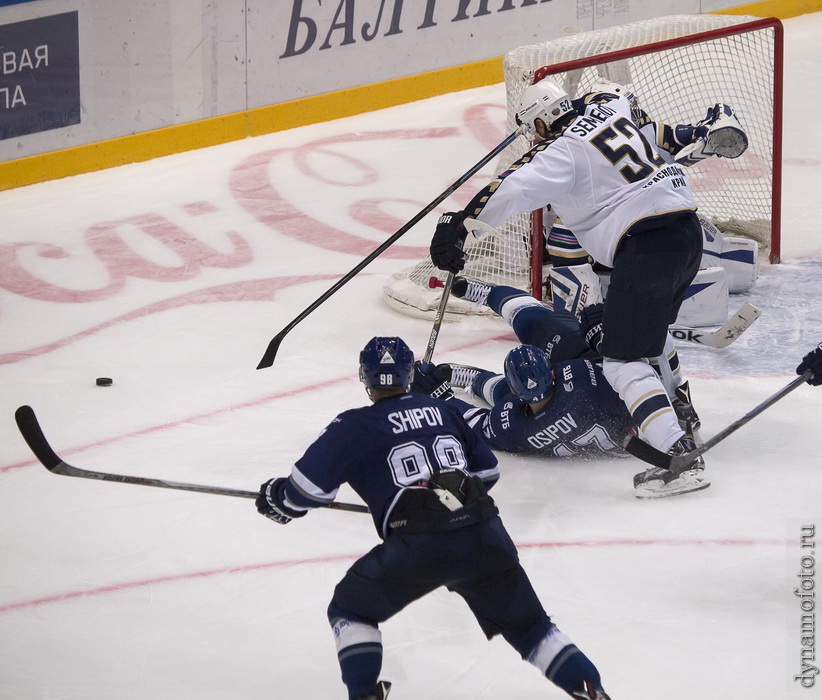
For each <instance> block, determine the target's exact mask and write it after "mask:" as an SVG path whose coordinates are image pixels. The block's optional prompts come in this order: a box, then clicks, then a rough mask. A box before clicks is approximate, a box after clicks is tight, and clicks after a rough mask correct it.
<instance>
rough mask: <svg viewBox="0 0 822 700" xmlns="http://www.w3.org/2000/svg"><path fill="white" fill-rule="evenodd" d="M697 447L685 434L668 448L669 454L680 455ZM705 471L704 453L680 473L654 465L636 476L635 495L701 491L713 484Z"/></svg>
mask: <svg viewBox="0 0 822 700" xmlns="http://www.w3.org/2000/svg"><path fill="white" fill-rule="evenodd" d="M695 449H697V446H696V443H695V442H694V440H693V438H691V437H690V436H688V435H684V436H682V437H681V438H680V439H679V440H678V441H677V442H676V443H675V444H674V446H673V447H672V448H671V449H670V450H668V454H669V455H674V456H679V455H684V454H686V453H688V452H692V451H693V450H695ZM704 472H705V460H704V459H702V455H700V456H698V457H697V458H696V459H695V460H694V461H693V462H691V463H690V464H689V465H688V466H687V468H686V469H684V470H682V471H680V472H679V473H676V472H674V471H672V470H670V469H663V468H662V467H652V468H650V469H646V470H645V471H644V472H641V473H639V474H637V475H636V476H635V477H634V489H635V493H634V495H635V496H636V497H637V498H665V497H667V496H679V495H681V494H684V493H691V492H692V491H701V490H702V489H706V488H708V487H709V486H710V485H711V482H710V480H709V479H707V478H706V477H705V473H704Z"/></svg>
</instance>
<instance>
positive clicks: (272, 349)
mask: <svg viewBox="0 0 822 700" xmlns="http://www.w3.org/2000/svg"><path fill="white" fill-rule="evenodd" d="M520 133H522V130H521V129H517V130H516V131H513V132H511V133H510V134H508V136H506V137H505V138H504V139H503V140H502V141H501V142H500V143H499V144H498V145H497V146H495V147H494V148H493V149H492V150H491V151H489V152H488V153H486V154H485V156H483V157H482V159H481V160H479V161H478V162H477V163H476V164H475V165H474V166H473V167H472V168H471V169H470V170H468V171H467V172H466V173H464V174H463V175H462V176H460V178H459V179H458V180H456V181H455V182H454V183H453V184H452V185H451V186H450V187H449V188H448V189H446V190H445V191H444V192H442V193H441V194H440V195H439V196H438V197H437V198H436V199H434V200H433V201H432V202H431V203H429V204H428V205H427V206H426V207H425V208H424V209H422V210H421V211H420V212H419V213H418V214H417V215H416V216H415V217H414V218H413V219H411V220H410V221H408V222H407V223H406V224H405V225H403V226H402V227H401V228H400V229H399V230H398V231H397V232H396V233H394V234H393V235H392V236H391V237H390V238H388V239H386V240H385V242H383V243H382V244H381V245H380V246H379V247H377V248H375V249H374V250H373V251H372V252H371V253H369V254H368V255H366V256H365V257H364V258H363V259H362V260H361V261H360V262H359V263H358V264H357V265H356V266H355V267H354V268H353V269H352V270H350V271H349V272H347V273H346V274H345V275H344V276H343V277H341V278H340V279H339V280H337V282H335V283H334V284H333V285H332V286H331V287H330V288H329V289H328V290H326V291H325V292H323V293H322V294H321V295H320V296H319V297H317V298H316V299H315V300H314V301H313V302H311V304H309V305H308V306H307V307H306V308H305V309H303V311H301V312H300V313H299V315H297V317H296V318H294V320H292V321H291V322H290V323H289V324H288V325H287V326H286V327H285V328H283V329H282V330H281V331H280V332H279V333H277V335H275V336H274V337H273V338H272V339H271V340H270V341H269V343H268V347H267V348H266V349H265V353H263V357H262V359H261V360H260V362H259V364H258V365H257V369H265V368H266V367H271V365H273V364H274V358H275V357H276V356H277V350H278V349H279V348H280V344H281V343H282V342H283V338H285V336H286V335H288V333H289V332H291V330H292V329H293V328H294V326H296V325H297V324H298V323H299V322H300V321H302V320H303V319H304V318H305V317H306V316H308V315H309V314H310V313H311V312H312V311H314V309H316V308H317V307H318V306H320V304H322V303H323V302H324V301H326V299H328V298H329V297H330V296H332V295H333V294H334V293H335V292H336V291H337V290H338V289H339V288H340V287H342V286H343V285H344V284H346V283H347V282H349V281H350V280H351V279H353V278H354V277H355V276H356V275H357V274H359V273H360V272H361V271H362V270H363V269H364V268H365V267H366V266H367V265H369V264H370V263H371V262H373V261H374V260H375V259H376V258H378V257H379V256H380V255H381V254H382V253H384V252H385V251H386V250H387V249H388V248H389V247H391V246H392V245H393V244H394V243H396V241H397V240H399V238H400V237H401V236H403V235H405V234H406V233H407V232H408V231H409V230H410V229H411V228H413V227H414V226H416V224H417V223H419V221H421V220H422V219H423V218H424V217H425V216H427V215H428V214H429V213H430V212H432V211H433V210H434V209H435V208H436V207H437V206H438V205H439V204H440V203H441V202H443V201H444V200H446V199H447V198H448V197H449V196H450V195H451V194H452V193H454V192H455V191H456V190H457V189H459V188H460V187H462V185H464V184H465V183H466V182H468V180H470V179H471V178H472V177H473V176H474V175H476V174H477V173H478V172H479V171H480V170H482V168H484V167H485V165H487V164H488V163H489V162H490V161H491V160H492V159H493V158H494V157H495V156H496V155H497V154H498V153H501V152H502V151H503V150H505V148H507V146H508V144H510V143H511V142H513V141H514V139H515V138H517V136H519V135H520Z"/></svg>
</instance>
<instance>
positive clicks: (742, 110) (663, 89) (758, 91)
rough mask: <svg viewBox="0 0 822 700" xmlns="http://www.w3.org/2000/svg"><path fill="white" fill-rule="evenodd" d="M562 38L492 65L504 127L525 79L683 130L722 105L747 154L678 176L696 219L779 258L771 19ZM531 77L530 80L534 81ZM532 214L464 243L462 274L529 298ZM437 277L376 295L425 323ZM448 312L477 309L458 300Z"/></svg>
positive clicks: (778, 105) (517, 146)
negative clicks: (620, 89)
mask: <svg viewBox="0 0 822 700" xmlns="http://www.w3.org/2000/svg"><path fill="white" fill-rule="evenodd" d="M565 32H566V33H565V35H564V36H562V37H560V38H558V39H555V40H552V41H548V42H545V43H541V44H532V45H528V46H521V47H519V48H517V49H514V50H512V51H509V52H508V53H507V54H506V55H505V56H504V57H503V72H504V75H505V88H506V101H507V111H508V118H507V125H506V133H510V132H511V131H513V130H514V129H515V128H516V123H515V120H514V115H515V113H516V110H517V107H518V106H519V100H520V96H521V94H522V92H523V90H525V88H526V87H528V86H529V85H531V84H532V83H533V82H534V81H535V79H541V78H542V77H545V76H548V75H550V76H551V77H552V78H553V79H554V80H556V81H557V82H559V83H561V84H562V85H564V87H565V88H566V90H568V92H569V94H570V95H571V97H577V96H580V95H582V94H584V93H585V92H587V91H588V89H590V88H591V86H593V85H594V84H595V83H597V82H601V81H603V80H606V81H612V82H617V83H621V84H626V85H628V86H629V87H630V88H631V89H632V91H633V92H634V94H636V96H637V98H638V101H639V104H640V106H641V107H642V108H643V109H644V110H645V111H646V112H647V113H648V114H649V115H650V116H651V118H652V119H654V120H655V121H659V122H664V123H667V124H679V123H695V122H696V121H698V120H700V119H702V118H703V117H704V116H705V112H706V111H707V108H708V107H712V106H713V105H714V104H715V103H717V102H724V103H727V104H729V105H731V106H732V107H733V108H734V110H735V112H736V115H737V117H738V119H739V121H740V122H741V124H742V125H743V127H744V128H745V130H746V132H747V134H748V139H749V144H750V145H749V148H748V150H747V151H746V152H745V153H744V154H743V155H742V156H741V157H740V158H737V159H734V160H729V159H726V158H708V159H706V160H704V161H701V162H700V163H698V164H697V165H695V166H693V167H691V168H689V169H688V175H689V180H690V183H691V186H692V189H693V191H694V195H695V197H696V200H697V203H698V205H699V210H700V213H702V214H704V215H706V216H707V217H709V218H710V219H711V220H712V221H713V222H714V223H715V224H716V225H717V226H718V227H719V228H720V230H722V231H723V232H724V233H726V234H727V235H731V236H745V237H749V238H753V239H755V240H756V241H757V242H758V243H759V246H760V252H761V255H762V256H766V255H767V256H768V258H769V260H770V261H771V262H772V263H778V262H779V260H780V251H781V245H780V212H781V179H782V178H781V172H782V171H781V165H782V67H783V66H782V53H783V30H782V24H781V22H780V21H779V20H778V19H775V18H767V19H760V18H756V17H748V16H733V15H674V16H668V17H658V18H655V19H651V20H645V21H641V22H634V23H631V24H626V25H620V26H616V27H609V28H606V29H601V30H595V31H592V32H579V33H574V32H573V31H572V29H571V28H569V29H566V30H565ZM535 76H536V78H535ZM529 148H530V144H529V143H528V142H526V140H525V139H523V138H520V139H517V140H516V141H515V142H514V143H513V144H511V146H509V147H508V148H507V149H506V150H505V151H504V152H503V153H502V155H501V156H500V159H499V161H498V165H497V169H496V172H497V173H501V172H503V171H504V170H506V169H507V168H508V167H509V166H510V164H511V163H512V162H514V161H515V160H517V159H518V158H519V157H520V156H522V155H523V154H524V153H525V152H526V151H527V150H528V149H529ZM544 223H548V222H547V221H546V222H543V212H542V211H538V212H532V213H529V214H523V215H520V216H516V217H512V218H511V219H510V220H509V221H508V222H506V224H505V225H503V226H502V227H501V228H500V233H499V235H497V236H484V237H483V238H480V239H478V240H476V241H474V240H473V237H472V236H469V239H468V241H467V242H466V254H467V266H466V274H470V275H474V276H477V277H481V278H483V279H486V280H488V281H490V282H492V283H496V284H511V285H512V286H517V287H521V288H523V289H529V290H531V291H532V292H533V293H535V295H536V296H538V297H540V296H541V288H542V278H543V269H542V256H541V254H542V239H543V235H544V233H543V229H544ZM432 276H434V277H437V278H439V279H440V280H442V279H444V277H445V275H444V273H442V272H441V271H439V270H436V269H435V268H434V267H433V266H432V265H431V262H430V258H429V259H427V260H423V261H421V262H420V263H418V264H417V265H415V266H412V267H410V268H406V269H404V270H401V271H399V272H398V273H395V274H394V275H392V276H391V278H390V279H389V280H388V282H387V283H386V284H385V286H384V289H383V292H384V296H385V300H386V301H387V303H388V304H389V305H390V306H392V307H393V308H396V309H397V310H399V311H402V312H403V313H407V314H409V315H413V316H421V317H430V316H432V315H433V314H434V313H435V312H436V308H437V305H438V302H439V297H440V292H441V290H440V289H437V288H431V287H430V286H429V280H430V278H431V277H432ZM448 311H449V312H451V313H468V314H470V313H477V312H482V309H478V308H477V307H475V306H473V305H471V304H468V303H467V302H464V301H462V300H459V299H454V300H452V301H449V306H448Z"/></svg>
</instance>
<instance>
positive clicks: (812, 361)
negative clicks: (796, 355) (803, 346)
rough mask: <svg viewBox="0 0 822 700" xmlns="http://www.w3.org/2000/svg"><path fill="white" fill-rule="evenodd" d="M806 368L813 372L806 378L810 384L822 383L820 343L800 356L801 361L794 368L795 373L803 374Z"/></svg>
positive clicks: (821, 344) (821, 349)
mask: <svg viewBox="0 0 822 700" xmlns="http://www.w3.org/2000/svg"><path fill="white" fill-rule="evenodd" d="M806 370H811V372H813V376H812V377H811V378H810V379H808V384H810V385H811V386H819V385H820V384H822V343H819V345H817V346H816V347H815V348H814V349H813V350H811V351H810V352H809V353H808V354H807V355H805V357H803V358H802V363H801V364H800V365H799V367H797V368H796V373H797V374H805V371H806Z"/></svg>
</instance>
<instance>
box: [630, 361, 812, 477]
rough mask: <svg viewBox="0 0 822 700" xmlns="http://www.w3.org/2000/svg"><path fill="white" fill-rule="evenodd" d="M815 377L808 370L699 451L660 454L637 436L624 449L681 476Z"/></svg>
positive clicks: (722, 431)
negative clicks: (727, 438) (733, 434)
mask: <svg viewBox="0 0 822 700" xmlns="http://www.w3.org/2000/svg"><path fill="white" fill-rule="evenodd" d="M813 377H814V373H813V371H811V370H806V371H805V373H804V374H801V375H799V376H798V377H797V378H796V379H794V380H793V381H792V382H791V383H790V384H787V385H786V386H784V387H782V388H781V389H780V390H779V391H777V392H776V393H775V394H774V395H773V396H771V397H769V398H767V399H765V401H763V402H762V403H761V404H759V405H758V406H757V407H756V408H753V409H751V410H750V411H748V413H746V414H745V415H744V416H742V418H740V419H739V420H737V421H734V422H733V423H731V424H730V425H729V426H728V427H727V428H725V429H724V430H721V431H720V432H718V433H717V434H716V435H714V436H713V437H712V438H711V439H710V440H707V441H706V442H705V444H703V445H700V446H699V447H698V448H697V449H695V450H691V451H690V452H686V453H685V454H683V455H669V454H667V453H665V452H660V451H659V450H657V449H656V448H654V447H652V446H651V445H649V444H648V443H647V442H645V441H644V440H640V439H639V438H638V437H637V436H636V435H633V436H631V437H629V438H628V440H627V441H626V442H625V444H624V445H623V447H624V448H625V451H626V452H628V453H629V454H632V455H633V456H634V457H637V458H639V459H641V460H642V461H643V462H647V463H648V464H650V465H652V466H654V467H661V468H662V469H669V470H670V471H672V472H673V473H674V474H677V475H679V474H681V473H682V472H683V471H685V470H686V469H687V468H688V466H689V465H691V464H692V463H693V461H694V460H695V459H696V458H697V457H699V456H700V455H703V454H705V453H706V452H707V451H708V450H710V449H711V448H712V447H714V446H715V445H717V444H719V443H720V442H722V441H723V440H724V439H725V438H726V437H728V436H729V435H731V434H732V433H735V432H736V431H737V430H739V429H740V428H741V427H742V426H743V425H745V424H746V423H747V422H748V421H750V420H752V419H753V418H755V417H756V416H758V415H759V414H760V413H762V412H763V411H764V410H765V409H766V408H769V407H770V406H773V404H775V403H776V402H777V401H779V400H780V399H782V398H784V397H785V396H787V395H788V394H790V393H791V392H792V391H793V390H794V389H796V388H797V387H798V386H799V385H800V384H803V383H804V382H806V381H808V380H809V379H811V378H813Z"/></svg>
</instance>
